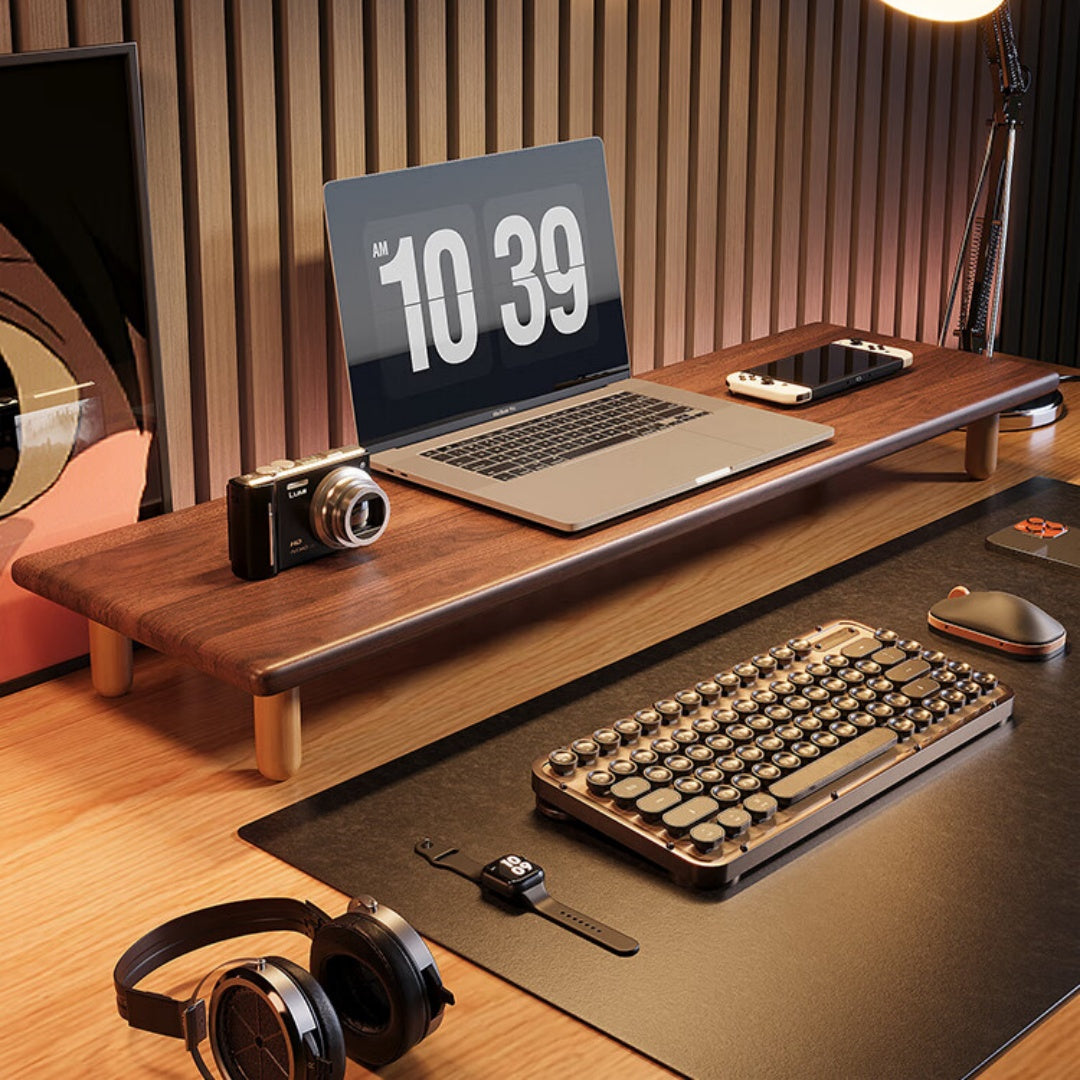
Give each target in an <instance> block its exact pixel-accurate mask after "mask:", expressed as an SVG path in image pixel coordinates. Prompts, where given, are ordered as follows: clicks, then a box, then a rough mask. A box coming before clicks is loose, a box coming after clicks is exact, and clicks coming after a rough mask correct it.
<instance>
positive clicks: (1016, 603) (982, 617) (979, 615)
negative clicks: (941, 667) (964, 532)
mask: <svg viewBox="0 0 1080 1080" xmlns="http://www.w3.org/2000/svg"><path fill="white" fill-rule="evenodd" d="M926 621H927V622H928V623H929V624H930V625H931V626H932V627H933V628H934V629H935V630H940V631H941V632H942V633H943V634H952V635H953V636H954V637H959V638H966V639H967V640H968V641H975V642H978V643H979V644H980V645H988V646H989V647H990V648H992V649H1000V650H1001V651H1002V652H1005V653H1009V654H1010V655H1011V656H1025V657H1031V658H1033V659H1038V660H1048V659H1049V658H1050V657H1051V656H1057V654H1058V653H1060V652H1061V651H1062V650H1063V649H1064V648H1065V637H1066V634H1065V627H1064V626H1062V625H1061V623H1059V622H1058V621H1057V619H1055V618H1054V617H1053V616H1052V615H1048V614H1047V613H1046V612H1045V611H1043V609H1042V608H1041V607H1039V606H1038V605H1036V604H1033V603H1032V602H1031V601H1030V600H1025V599H1024V598H1023V597H1022V596H1016V595H1015V594H1013V593H1008V592H996V591H990V590H988V591H985V592H971V591H970V590H969V589H967V588H965V587H964V586H963V585H957V586H956V588H955V589H953V590H952V591H951V592H950V593H949V595H948V596H947V597H946V598H945V599H944V600H940V601H939V602H938V603H936V604H935V605H934V606H933V607H932V608H931V609H930V611H929V614H927V616H926Z"/></svg>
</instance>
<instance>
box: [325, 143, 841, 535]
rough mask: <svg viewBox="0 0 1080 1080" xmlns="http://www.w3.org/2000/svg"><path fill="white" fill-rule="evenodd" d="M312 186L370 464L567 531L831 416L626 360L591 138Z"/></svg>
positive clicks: (710, 476)
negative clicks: (644, 370)
mask: <svg viewBox="0 0 1080 1080" xmlns="http://www.w3.org/2000/svg"><path fill="white" fill-rule="evenodd" d="M324 198H325V209H326V223H327V232H328V235H329V238H330V250H331V257H332V260H333V267H334V280H335V285H336V289H337V296H338V306H339V311H340V314H341V324H342V334H343V339H344V345H345V355H346V358H347V360H348V365H349V380H350V387H351V390H352V395H353V405H354V410H355V414H356V426H357V438H358V440H359V441H360V443H361V444H362V445H364V446H365V447H366V448H367V449H368V450H369V451H371V454H372V457H371V465H372V467H373V468H375V469H377V470H379V471H382V472H386V473H389V474H391V475H393V476H398V477H402V478H404V479H407V480H410V481H413V482H416V483H418V484H423V485H425V486H427V487H432V488H435V489H437V490H439V491H444V492H447V493H449V494H452V495H457V496H460V497H462V498H465V499H469V500H471V501H473V502H477V503H481V504H483V505H485V506H490V507H493V508H495V509H497V510H502V511H505V512H507V513H511V514H514V515H517V516H519V517H523V518H526V519H528V520H531V521H536V522H540V523H541V524H544V525H548V526H551V527H553V528H556V529H560V530H564V531H575V530H579V529H584V528H588V527H589V526H591V525H596V524H598V523H600V522H604V521H608V520H610V519H612V518H615V517H618V516H620V515H622V514H626V513H629V512H630V511H633V510H637V509H639V508H641V507H643V506H647V505H649V504H651V503H655V502H658V501H660V500H662V499H665V498H668V497H671V496H674V495H678V494H681V493H684V492H686V491H689V490H692V489H693V488H695V487H698V486H700V485H703V484H709V483H713V482H715V481H717V480H720V479H722V478H723V477H725V476H729V475H731V474H732V473H735V472H738V471H741V470H743V469H748V468H752V467H754V466H756V465H760V464H762V463H763V462H767V461H770V460H772V459H774V458H777V457H779V456H781V455H784V454H789V453H793V452H795V451H798V450H802V449H804V448H806V447H809V446H813V445H814V444H816V443H819V442H822V441H823V440H825V439H827V438H829V437H831V436H832V434H833V431H832V429H831V428H829V427H827V426H825V425H823V424H816V423H812V422H810V421H806V420H801V419H799V418H796V417H792V416H788V415H782V414H774V413H770V412H766V411H765V410H762V409H759V408H754V407H752V406H746V405H740V404H737V403H735V402H732V401H728V400H724V399H718V398H712V397H708V396H705V395H701V394H695V393H690V392H686V391H682V390H677V389H674V388H671V387H667V386H662V385H658V384H654V383H651V382H647V381H643V380H639V379H633V378H631V377H630V364H629V357H628V355H627V350H626V333H625V324H624V320H623V313H622V302H621V295H620V291H619V283H618V270H617V263H616V259H615V244H614V236H613V231H612V223H611V209H610V203H609V198H608V188H607V177H606V172H605V168H604V156H603V147H602V144H601V142H600V140H599V139H595V138H593V139H582V140H576V141H573V142H567V143H556V144H554V145H551V146H542V147H536V148H532V149H527V150H517V151H510V152H508V153H503V154H492V155H487V156H486V157H482V158H473V159H467V160H462V161H454V162H447V163H445V164H440V165H429V166H422V167H417V168H412V169H405V170H401V171H399V172H395V173H380V174H375V175H372V176H366V177H357V178H355V179H349V180H337V181H331V182H330V183H328V184H327V185H326V187H325V189H324ZM642 398H645V399H649V400H644V401H643V400H642ZM602 399H604V400H602ZM608 399H610V400H608ZM627 410H628V411H629V415H628V416H624V415H622V414H625V413H626V412H627ZM553 414H561V415H553ZM553 424H557V425H558V428H559V430H557V431H556V432H554V433H553V432H551V431H550V430H549V429H550V427H551V425H553ZM642 432H645V433H644V434H643V433H642ZM526 436H527V438H526ZM589 439H593V440H595V442H596V443H598V444H599V448H598V449H595V450H591V451H590V450H588V449H587V446H588V445H589V442H588V440H589ZM507 440H509V441H510V445H509V446H507V445H505V444H506V443H507ZM582 442H583V443H584V444H585V446H584V447H583V446H580V445H577V444H578V443H582Z"/></svg>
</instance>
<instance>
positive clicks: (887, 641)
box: [874, 628, 900, 645]
mask: <svg viewBox="0 0 1080 1080" xmlns="http://www.w3.org/2000/svg"><path fill="white" fill-rule="evenodd" d="M874 637H876V638H877V639H878V641H880V642H881V643H882V645H893V644H895V643H896V642H897V641H898V640H899V638H900V635H899V634H898V633H897V632H896V631H895V630H884V629H881V628H879V629H877V630H875V631H874Z"/></svg>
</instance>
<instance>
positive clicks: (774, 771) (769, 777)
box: [750, 761, 784, 784]
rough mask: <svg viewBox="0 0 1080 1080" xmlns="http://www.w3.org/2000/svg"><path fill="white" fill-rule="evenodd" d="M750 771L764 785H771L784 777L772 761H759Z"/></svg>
mask: <svg viewBox="0 0 1080 1080" xmlns="http://www.w3.org/2000/svg"><path fill="white" fill-rule="evenodd" d="M750 771H751V772H752V773H753V774H754V775H755V776H756V777H757V778H758V779H759V780H760V781H761V782H762V783H763V784H771V783H772V782H773V781H774V780H779V779H780V777H781V776H783V775H784V774H783V772H782V771H781V770H780V769H778V768H777V767H776V766H775V765H774V764H773V763H772V762H771V761H759V762H758V763H757V764H756V765H751V766H750Z"/></svg>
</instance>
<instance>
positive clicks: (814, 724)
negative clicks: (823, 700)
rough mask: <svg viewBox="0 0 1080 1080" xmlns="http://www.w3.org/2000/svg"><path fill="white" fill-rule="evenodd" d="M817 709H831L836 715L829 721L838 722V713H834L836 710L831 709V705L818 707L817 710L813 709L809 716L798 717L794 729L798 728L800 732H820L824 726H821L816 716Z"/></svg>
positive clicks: (819, 719)
mask: <svg viewBox="0 0 1080 1080" xmlns="http://www.w3.org/2000/svg"><path fill="white" fill-rule="evenodd" d="M819 709H820V710H826V709H832V711H833V712H834V713H836V715H835V716H833V717H831V719H833V720H838V719H839V718H840V714H839V713H838V712H836V710H835V709H833V707H832V706H831V705H818V706H817V708H815V709H814V711H813V713H812V714H811V715H810V716H800V717H799V718H798V719H797V720H796V721H795V725H796V727H798V729H799V730H800V731H805V732H810V731H820V730H821V729H822V727H823V726H824V724H823V721H822V718H821V717H820V716H818V715H817V713H818V710H819ZM825 719H826V720H828V719H830V718H829V717H828V716H826V718H825Z"/></svg>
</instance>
